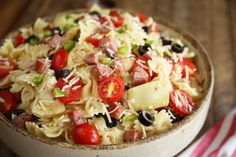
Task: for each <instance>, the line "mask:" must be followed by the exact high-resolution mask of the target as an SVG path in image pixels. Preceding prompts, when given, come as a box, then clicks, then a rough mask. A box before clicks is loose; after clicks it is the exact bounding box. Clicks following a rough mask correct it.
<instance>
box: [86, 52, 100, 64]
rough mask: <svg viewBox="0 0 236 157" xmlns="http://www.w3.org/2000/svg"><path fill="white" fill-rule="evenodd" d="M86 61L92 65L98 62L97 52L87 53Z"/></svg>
mask: <svg viewBox="0 0 236 157" xmlns="http://www.w3.org/2000/svg"><path fill="white" fill-rule="evenodd" d="M84 61H85V62H86V63H87V64H89V65H91V64H97V63H98V55H97V53H95V52H94V53H90V54H87V55H86V56H85V57H84Z"/></svg>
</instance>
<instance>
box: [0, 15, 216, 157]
mask: <svg viewBox="0 0 236 157" xmlns="http://www.w3.org/2000/svg"><path fill="white" fill-rule="evenodd" d="M158 23H159V25H160V29H162V28H163V29H167V30H169V31H170V32H171V34H172V33H173V34H175V35H177V36H180V37H181V38H182V39H183V40H184V41H186V42H187V43H188V44H190V45H191V46H192V47H193V48H194V49H195V50H196V52H197V63H198V66H199V67H200V69H201V70H202V71H204V72H205V74H206V80H205V85H204V86H205V93H204V97H203V100H202V101H201V102H200V105H199V107H198V108H197V109H196V110H195V111H194V112H193V113H192V114H191V115H190V116H188V117H186V118H185V119H184V120H183V121H181V122H179V123H178V125H174V126H173V127H172V128H171V129H170V130H168V131H167V132H165V133H163V134H161V135H155V136H153V137H150V138H147V139H144V140H141V141H137V142H135V143H126V144H120V145H108V146H76V145H71V144H67V143H62V142H55V141H52V140H43V139H39V138H38V137H35V136H34V135H29V134H28V133H27V132H26V131H24V130H21V129H19V128H16V127H15V126H13V125H12V124H11V123H9V121H8V120H7V119H6V118H5V117H4V116H3V115H1V114H0V139H1V140H2V141H3V142H4V143H6V145H8V146H9V147H10V148H11V149H12V150H13V151H14V152H16V153H17V154H18V155H20V156H21V157H144V156H147V157H168V156H174V155H175V154H177V153H179V152H180V151H181V150H183V149H184V148H185V147H186V146H187V145H188V144H189V143H190V142H191V141H192V140H193V139H194V138H195V137H196V135H197V134H198V133H199V131H200V129H201V128H202V126H203V124H204V122H205V119H206V116H207V113H208V109H209V106H210V101H211V97H212V92H213V84H214V73H213V67H212V64H211V62H210V60H209V57H208V55H207V54H206V52H205V50H204V49H203V48H202V47H201V46H200V44H199V43H198V42H197V41H196V40H194V39H193V38H192V37H191V36H190V35H189V34H188V33H185V32H183V31H182V30H180V29H179V28H177V27H176V26H174V25H173V24H170V23H168V22H166V21H163V20H160V19H159V20H158Z"/></svg>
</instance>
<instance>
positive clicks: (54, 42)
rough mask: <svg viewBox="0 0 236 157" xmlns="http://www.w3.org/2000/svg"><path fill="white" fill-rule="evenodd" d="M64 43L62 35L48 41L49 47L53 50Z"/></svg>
mask: <svg viewBox="0 0 236 157" xmlns="http://www.w3.org/2000/svg"><path fill="white" fill-rule="evenodd" d="M63 41H64V38H63V37H61V36H60V35H58V34H56V35H54V36H53V37H52V38H51V39H49V40H48V41H47V43H48V45H49V46H50V47H52V48H56V47H58V45H61V43H62V42H63Z"/></svg>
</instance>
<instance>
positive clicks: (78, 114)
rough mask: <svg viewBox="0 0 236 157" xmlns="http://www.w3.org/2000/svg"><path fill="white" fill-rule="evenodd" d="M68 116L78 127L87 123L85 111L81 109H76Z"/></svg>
mask: <svg viewBox="0 0 236 157" xmlns="http://www.w3.org/2000/svg"><path fill="white" fill-rule="evenodd" d="M68 116H69V118H70V120H71V121H72V122H74V123H75V124H76V125H80V124H84V123H86V121H85V120H84V119H83V111H82V110H81V109H75V110H72V111H70V112H69V113H68Z"/></svg>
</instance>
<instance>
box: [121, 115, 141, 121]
mask: <svg viewBox="0 0 236 157" xmlns="http://www.w3.org/2000/svg"><path fill="white" fill-rule="evenodd" d="M136 119H138V116H137V115H136V114H130V115H126V116H124V117H123V118H122V121H123V122H129V121H135V120H136Z"/></svg>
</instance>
